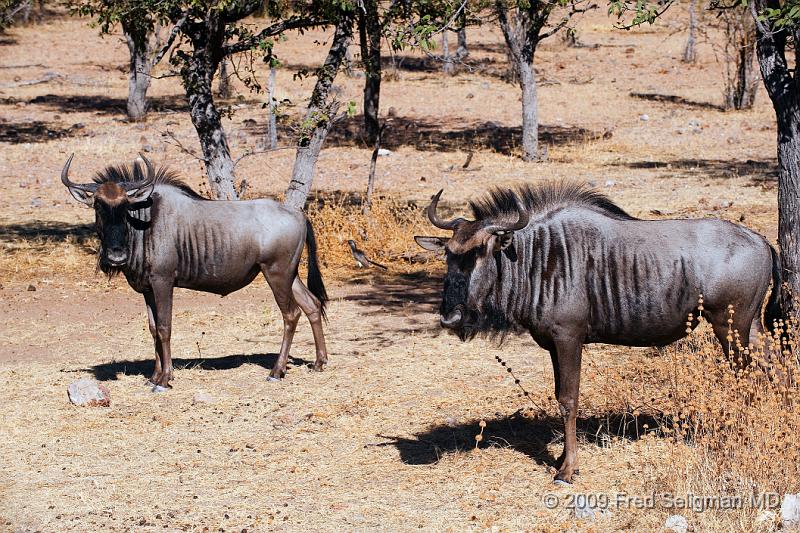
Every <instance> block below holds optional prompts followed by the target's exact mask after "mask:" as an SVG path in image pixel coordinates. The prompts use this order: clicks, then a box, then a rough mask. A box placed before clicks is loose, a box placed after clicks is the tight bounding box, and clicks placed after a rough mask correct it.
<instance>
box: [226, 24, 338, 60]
mask: <svg viewBox="0 0 800 533" xmlns="http://www.w3.org/2000/svg"><path fill="white" fill-rule="evenodd" d="M327 24H329V22H328V21H326V20H317V19H313V18H309V17H292V18H288V19H286V20H282V21H280V22H276V23H275V24H273V25H272V26H268V27H266V28H264V29H263V30H261V31H260V32H258V33H257V34H255V35H251V36H250V37H245V38H244V39H240V40H238V41H236V42H235V43H231V44H228V45H225V46H223V47H222V56H229V55H232V54H237V53H239V52H246V51H247V50H252V49H253V48H255V47H256V46H257V45H258V43H259V42H260V41H262V40H264V39H266V38H267V37H274V36H276V35H280V34H281V33H283V32H285V31H288V30H296V29H300V28H313V27H315V26H325V25H327Z"/></svg>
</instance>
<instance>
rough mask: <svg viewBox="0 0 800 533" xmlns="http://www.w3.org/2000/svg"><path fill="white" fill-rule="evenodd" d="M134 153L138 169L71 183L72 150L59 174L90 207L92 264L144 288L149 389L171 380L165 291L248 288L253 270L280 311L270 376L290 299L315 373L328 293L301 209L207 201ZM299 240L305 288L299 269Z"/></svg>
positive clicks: (280, 366) (285, 353)
mask: <svg viewBox="0 0 800 533" xmlns="http://www.w3.org/2000/svg"><path fill="white" fill-rule="evenodd" d="M73 155H74V154H73ZM142 159H143V160H144V164H145V166H146V167H147V174H146V175H145V174H144V171H143V169H142V168H141V166H140V165H138V164H134V165H132V166H118V167H113V166H112V167H108V168H106V169H105V170H103V171H102V172H99V173H98V174H97V175H96V176H95V177H94V183H89V184H86V185H79V184H76V183H73V182H71V181H70V180H69V166H70V163H71V162H72V156H70V158H69V159H68V160H67V163H66V164H65V165H64V169H63V170H62V171H61V181H62V182H63V183H64V185H66V186H67V187H68V188H69V192H70V193H71V194H72V196H73V197H75V199H77V200H78V201H80V202H83V203H84V204H86V205H88V206H90V207H93V208H94V212H95V226H96V229H97V234H98V236H99V238H100V250H99V254H98V255H99V258H98V261H99V267H100V269H101V270H102V271H103V272H105V273H107V274H109V275H113V274H115V273H119V272H122V273H124V274H125V277H126V278H127V280H128V283H129V284H130V286H131V287H132V288H133V289H134V290H135V291H137V292H140V293H142V294H143V295H144V301H145V304H146V305H147V318H148V321H149V324H150V333H151V334H152V335H153V341H154V342H155V350H156V365H155V371H154V372H153V376H152V377H151V378H150V379H151V381H152V383H153V384H154V387H153V390H154V391H162V390H164V389H165V388H166V387H169V382H170V380H171V379H172V355H171V352H170V332H171V329H172V293H173V288H174V287H183V288H186V289H194V290H199V291H205V292H212V293H215V294H220V295H222V296H225V295H226V294H229V293H231V292H233V291H236V290H239V289H241V288H243V287H245V286H246V285H248V284H249V283H250V282H251V281H253V279H255V277H256V276H257V275H258V273H259V272H262V273H263V274H264V277H265V278H266V279H267V283H269V286H270V287H271V288H272V292H273V294H274V296H275V301H276V302H277V303H278V307H280V310H281V313H282V314H283V343H282V344H281V351H280V355H279V356H278V360H277V361H276V362H275V366H274V367H273V368H272V372H271V373H270V379H271V380H278V379H280V378H282V377H283V376H284V374H285V373H286V363H287V361H288V358H289V347H290V346H291V344H292V337H293V336H294V331H295V328H296V327H297V321H298V319H299V318H300V310H299V309H298V306H299V308H300V309H302V310H303V312H304V313H305V314H306V316H307V317H308V319H309V321H310V322H311V329H312V331H313V332H314V343H315V344H316V350H317V358H316V362H315V363H314V369H315V370H322V367H323V366H324V365H325V363H327V361H328V356H327V351H326V349H325V337H324V335H323V333H322V319H323V318H324V316H325V302H326V301H327V299H328V296H327V294H326V293H325V286H324V285H323V283H322V277H321V276H320V271H319V264H318V262H317V249H316V248H317V245H316V242H315V240H314V232H313V229H312V227H311V223H310V222H309V221H308V220H307V219H306V217H305V215H303V213H302V212H301V211H299V210H296V209H291V208H287V207H284V206H282V205H281V204H279V203H277V202H274V201H272V200H266V199H262V200H250V201H234V202H228V201H214V200H208V199H206V198H203V197H202V196H200V195H198V194H197V193H196V192H194V191H193V190H192V189H190V188H189V186H187V185H186V184H185V183H183V182H181V181H180V180H178V179H177V177H176V176H175V174H173V173H172V172H170V171H168V170H167V169H165V168H163V167H162V168H159V169H158V170H156V169H155V168H154V167H153V165H152V164H151V163H150V161H148V160H147V159H145V158H144V157H142ZM304 244H307V245H308V287H309V288H306V286H305V285H303V282H302V281H300V278H299V277H298V275H297V267H298V265H299V264H300V256H301V254H302V253H303V245H304ZM309 289H310V290H309Z"/></svg>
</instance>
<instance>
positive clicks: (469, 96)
mask: <svg viewBox="0 0 800 533" xmlns="http://www.w3.org/2000/svg"><path fill="white" fill-rule="evenodd" d="M472 98H475V95H474V94H472V93H467V100H469V99H472Z"/></svg>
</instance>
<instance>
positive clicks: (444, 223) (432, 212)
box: [427, 189, 464, 230]
mask: <svg viewBox="0 0 800 533" xmlns="http://www.w3.org/2000/svg"><path fill="white" fill-rule="evenodd" d="M443 192H444V189H439V192H437V193H436V194H434V195H433V196H431V203H430V205H429V206H428V209H427V211H428V220H430V221H431V224H433V225H434V226H436V227H437V228H439V229H449V230H454V229H456V227H457V226H458V225H459V224H461V223H462V222H464V219H463V218H454V219H453V220H442V219H441V218H439V217H438V215H437V214H436V206H437V205H439V198H441V196H442V193H443Z"/></svg>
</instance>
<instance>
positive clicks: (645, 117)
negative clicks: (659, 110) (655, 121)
mask: <svg viewBox="0 0 800 533" xmlns="http://www.w3.org/2000/svg"><path fill="white" fill-rule="evenodd" d="M639 120H641V121H642V122H647V121H648V120H650V117H649V116H648V115H647V114H644V115H639Z"/></svg>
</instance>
